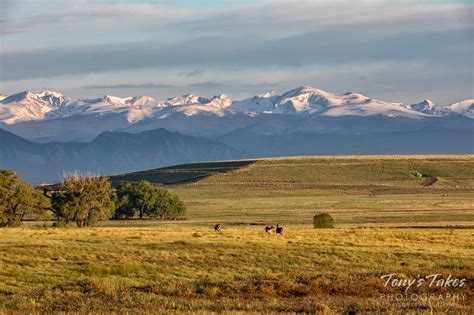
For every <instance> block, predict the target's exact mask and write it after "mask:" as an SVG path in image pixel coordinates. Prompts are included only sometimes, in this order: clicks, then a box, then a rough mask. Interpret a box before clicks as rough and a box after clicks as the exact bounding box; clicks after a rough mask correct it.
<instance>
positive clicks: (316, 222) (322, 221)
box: [313, 212, 334, 228]
mask: <svg viewBox="0 0 474 315" xmlns="http://www.w3.org/2000/svg"><path fill="white" fill-rule="evenodd" d="M313 226H314V228H333V227H334V219H333V218H332V216H331V215H330V214H329V213H327V212H319V213H317V214H316V215H315V216H314V217H313Z"/></svg>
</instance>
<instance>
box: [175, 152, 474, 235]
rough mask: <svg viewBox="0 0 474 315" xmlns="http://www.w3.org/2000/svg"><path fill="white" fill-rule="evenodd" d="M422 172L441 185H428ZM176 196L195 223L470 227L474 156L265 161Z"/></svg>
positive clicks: (190, 186)
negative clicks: (326, 221)
mask: <svg viewBox="0 0 474 315" xmlns="http://www.w3.org/2000/svg"><path fill="white" fill-rule="evenodd" d="M207 167H209V166H207ZM214 167H215V165H214ZM185 169H186V170H190V169H191V168H190V165H186V166H185ZM198 169H200V170H201V171H202V170H203V168H201V165H199V164H198V165H196V168H195V169H194V170H198ZM175 171H179V168H176V169H175ZM417 172H422V173H424V174H428V175H431V176H435V177H436V178H437V182H436V183H435V184H433V185H432V186H429V187H424V186H423V183H424V182H425V180H426V178H419V177H417V176H416V173H417ZM171 190H173V191H174V192H175V193H177V194H179V195H180V196H181V197H182V198H183V199H184V200H185V201H186V203H187V206H188V209H189V211H188V213H189V214H188V219H189V220H192V221H193V222H196V223H199V222H203V223H210V222H215V221H216V220H219V221H220V222H225V223H236V222H242V223H252V222H253V223H285V224H303V225H308V224H311V220H312V216H313V215H314V213H315V212H317V211H326V212H329V213H330V214H331V215H333V216H334V218H335V219H336V221H337V223H338V224H340V225H344V226H354V225H357V226H360V225H370V226H380V225H383V226H413V225H443V226H444V225H472V223H473V222H474V157H473V156H386V157H299V158H278V159H262V160H256V161H254V162H253V163H251V164H249V165H247V166H244V167H240V168H238V169H237V170H231V171H229V172H222V173H216V174H214V175H212V176H208V177H206V178H205V179H203V180H200V181H198V182H194V183H190V184H186V185H179V186H175V187H172V188H171ZM371 193H373V194H375V196H370V194H371Z"/></svg>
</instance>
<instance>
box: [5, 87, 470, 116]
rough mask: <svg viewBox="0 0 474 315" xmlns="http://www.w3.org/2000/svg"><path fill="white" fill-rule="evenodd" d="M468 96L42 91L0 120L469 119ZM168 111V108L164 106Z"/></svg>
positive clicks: (26, 95) (16, 100)
mask: <svg viewBox="0 0 474 315" xmlns="http://www.w3.org/2000/svg"><path fill="white" fill-rule="evenodd" d="M473 104H474V99H470V100H464V101H461V102H458V103H455V104H451V105H447V106H439V105H435V104H434V103H433V102H432V101H429V100H424V101H422V102H420V103H418V104H412V105H405V104H402V103H390V102H384V101H379V100H376V99H373V98H370V97H367V96H364V95H361V94H358V93H355V92H347V93H344V94H337V93H330V92H326V91H323V90H320V89H317V88H313V87H310V86H302V87H299V88H296V89H293V90H290V91H288V92H285V93H283V94H281V95H277V94H276V93H275V92H268V93H264V94H261V95H257V96H254V97H251V98H248V99H245V100H241V101H232V100H231V99H230V98H229V97H228V96H227V95H219V96H214V97H212V98H206V97H202V96H197V95H194V94H186V95H183V96H178V97H172V98H169V99H167V100H163V101H160V100H156V99H154V98H152V97H148V96H131V97H124V98H122V97H116V96H111V95H105V96H104V97H101V98H96V99H78V100H73V99H71V98H66V97H65V96H63V95H62V94H61V93H58V92H54V91H44V92H41V93H33V92H30V91H25V92H21V93H18V94H14V95H10V96H8V97H5V98H3V99H0V121H1V122H3V123H5V124H15V123H18V122H24V121H30V120H49V119H56V118H64V117H70V116H74V115H90V114H104V113H112V112H113V113H121V114H125V115H126V117H127V120H128V121H129V122H131V123H132V122H136V121H139V120H141V119H144V118H149V117H155V118H158V119H159V118H161V117H162V116H163V114H166V113H163V110H164V109H165V108H174V110H175V111H177V112H181V113H183V114H185V115H187V116H195V115H199V114H212V115H218V116H219V115H220V116H222V115H226V114H227V112H226V109H228V110H234V111H242V112H245V113H254V114H259V113H262V112H265V113H284V114H318V115H324V116H349V115H351V116H370V115H384V116H389V117H400V116H402V117H410V118H422V117H426V116H443V115H448V114H450V113H457V114H461V115H466V116H468V117H470V118H474V108H473V106H472V105H473ZM182 107H184V108H182ZM168 111H169V110H168Z"/></svg>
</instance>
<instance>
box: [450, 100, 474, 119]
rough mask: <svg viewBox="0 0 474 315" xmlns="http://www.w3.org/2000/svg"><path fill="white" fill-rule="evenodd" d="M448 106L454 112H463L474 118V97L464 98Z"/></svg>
mask: <svg viewBox="0 0 474 315" xmlns="http://www.w3.org/2000/svg"><path fill="white" fill-rule="evenodd" d="M447 108H449V110H450V111H451V112H453V113H457V114H461V115H464V116H467V117H469V118H474V99H470V100H464V101H461V102H458V103H454V104H451V105H449V106H448V107H447Z"/></svg>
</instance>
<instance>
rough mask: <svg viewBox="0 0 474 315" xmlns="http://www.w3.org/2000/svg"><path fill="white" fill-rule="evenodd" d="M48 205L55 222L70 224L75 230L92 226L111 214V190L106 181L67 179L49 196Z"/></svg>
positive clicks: (75, 177) (76, 177)
mask: <svg viewBox="0 0 474 315" xmlns="http://www.w3.org/2000/svg"><path fill="white" fill-rule="evenodd" d="M51 201H52V210H53V213H54V214H55V216H56V218H57V220H58V221H59V222H62V223H65V224H68V223H71V222H74V223H75V224H76V225H77V226H78V227H88V226H93V225H96V224H97V222H99V221H101V220H106V219H109V218H110V217H111V216H112V214H113V212H114V210H115V202H114V195H113V191H112V186H111V185H110V183H109V180H108V178H107V177H98V176H96V177H84V176H80V175H77V174H76V175H71V176H69V177H67V178H65V179H64V181H63V184H62V187H61V188H60V189H59V190H58V191H56V192H54V193H53V195H52V198H51Z"/></svg>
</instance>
